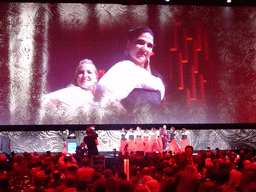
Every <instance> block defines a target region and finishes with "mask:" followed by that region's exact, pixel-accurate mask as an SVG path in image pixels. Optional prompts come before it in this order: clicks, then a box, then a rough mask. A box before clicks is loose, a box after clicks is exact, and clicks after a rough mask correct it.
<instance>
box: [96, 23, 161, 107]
mask: <svg viewBox="0 0 256 192" xmlns="http://www.w3.org/2000/svg"><path fill="white" fill-rule="evenodd" d="M153 47H154V33H153V32H152V30H151V29H149V28H148V27H138V28H136V29H133V30H130V31H129V34H128V42H127V53H128V55H127V56H126V58H125V59H124V60H123V61H121V62H119V63H117V64H115V65H114V66H113V67H112V68H111V69H109V70H108V71H107V72H106V74H105V75H104V76H103V77H102V78H101V79H100V81H99V83H98V84H97V86H96V92H95V99H96V101H100V102H101V104H102V105H103V106H107V105H110V104H112V103H119V102H120V103H122V105H123V106H124V107H125V108H126V109H127V110H132V109H133V107H134V106H135V104H136V103H137V102H140V103H147V104H150V105H152V106H159V105H160V104H161V100H162V99H163V98H164V94H165V86H164V84H163V82H162V80H161V79H160V78H158V77H155V76H153V75H152V73H151V69H150V63H149V60H150V56H151V54H152V50H153Z"/></svg>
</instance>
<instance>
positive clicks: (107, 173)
mask: <svg viewBox="0 0 256 192" xmlns="http://www.w3.org/2000/svg"><path fill="white" fill-rule="evenodd" d="M103 175H104V177H105V178H111V177H113V172H112V171H111V169H105V170H104V171H103Z"/></svg>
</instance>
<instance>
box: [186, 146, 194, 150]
mask: <svg viewBox="0 0 256 192" xmlns="http://www.w3.org/2000/svg"><path fill="white" fill-rule="evenodd" d="M188 148H190V149H192V151H193V150H194V149H193V147H192V146H191V145H187V146H186V147H185V151H186V150H187V149H188Z"/></svg>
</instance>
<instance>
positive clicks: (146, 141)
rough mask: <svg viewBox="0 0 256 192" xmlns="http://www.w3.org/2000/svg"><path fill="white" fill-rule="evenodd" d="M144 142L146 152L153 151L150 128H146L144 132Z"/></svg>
mask: <svg viewBox="0 0 256 192" xmlns="http://www.w3.org/2000/svg"><path fill="white" fill-rule="evenodd" d="M143 144H144V147H145V150H144V152H145V153H150V152H151V144H150V142H149V130H148V129H146V130H145V131H144V133H143Z"/></svg>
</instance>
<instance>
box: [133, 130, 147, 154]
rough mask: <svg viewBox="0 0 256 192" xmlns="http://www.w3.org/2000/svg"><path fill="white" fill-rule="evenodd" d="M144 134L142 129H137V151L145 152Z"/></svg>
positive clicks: (135, 133)
mask: <svg viewBox="0 0 256 192" xmlns="http://www.w3.org/2000/svg"><path fill="white" fill-rule="evenodd" d="M142 134H143V131H142V130H141V127H137V128H136V131H135V132H134V135H135V145H136V151H143V152H144V151H145V146H144V144H143V141H142Z"/></svg>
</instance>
